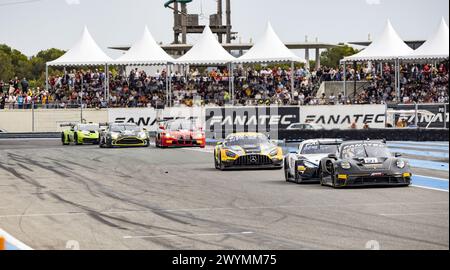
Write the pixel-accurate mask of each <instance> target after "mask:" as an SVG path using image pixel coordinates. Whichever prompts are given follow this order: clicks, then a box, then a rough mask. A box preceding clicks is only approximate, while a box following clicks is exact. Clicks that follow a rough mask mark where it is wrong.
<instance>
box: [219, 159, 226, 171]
mask: <svg viewBox="0 0 450 270" xmlns="http://www.w3.org/2000/svg"><path fill="white" fill-rule="evenodd" d="M225 169H226V168H225V165H223V163H222V159H219V170H221V171H225Z"/></svg>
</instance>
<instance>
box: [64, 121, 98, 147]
mask: <svg viewBox="0 0 450 270" xmlns="http://www.w3.org/2000/svg"><path fill="white" fill-rule="evenodd" d="M61 127H70V129H67V130H64V131H63V132H62V133H61V142H62V144H63V145H69V144H70V143H75V144H76V145H82V144H98V143H99V129H100V126H99V124H93V123H89V124H63V125H61Z"/></svg>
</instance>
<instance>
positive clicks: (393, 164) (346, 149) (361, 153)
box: [319, 141, 412, 188]
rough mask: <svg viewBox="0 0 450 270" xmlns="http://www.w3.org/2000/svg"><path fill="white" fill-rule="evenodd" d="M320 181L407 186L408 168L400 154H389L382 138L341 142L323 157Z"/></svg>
mask: <svg viewBox="0 0 450 270" xmlns="http://www.w3.org/2000/svg"><path fill="white" fill-rule="evenodd" d="M319 177H320V183H321V184H322V185H328V186H332V187H335V188H339V187H350V186H409V185H410V184H411V177H412V173H411V168H410V165H409V163H408V161H406V160H404V159H402V158H401V155H400V154H391V153H390V151H389V149H388V147H387V146H386V144H385V142H382V141H351V142H345V143H343V144H342V145H341V146H340V147H339V149H338V151H337V153H336V154H330V155H329V156H328V157H326V158H324V159H322V161H321V167H320V171H319Z"/></svg>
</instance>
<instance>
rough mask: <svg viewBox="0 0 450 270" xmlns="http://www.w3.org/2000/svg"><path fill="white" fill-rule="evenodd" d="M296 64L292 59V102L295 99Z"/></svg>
mask: <svg viewBox="0 0 450 270" xmlns="http://www.w3.org/2000/svg"><path fill="white" fill-rule="evenodd" d="M294 76H295V64H294V61H291V102H292V101H293V100H294V91H295V80H294Z"/></svg>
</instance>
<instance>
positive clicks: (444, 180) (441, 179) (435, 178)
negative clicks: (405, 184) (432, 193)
mask: <svg viewBox="0 0 450 270" xmlns="http://www.w3.org/2000/svg"><path fill="white" fill-rule="evenodd" d="M415 176H418V177H423V178H430V179H433V180H437V181H443V182H448V179H444V178H438V177H432V176H425V175H419V174H415ZM413 177H414V175H413Z"/></svg>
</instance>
